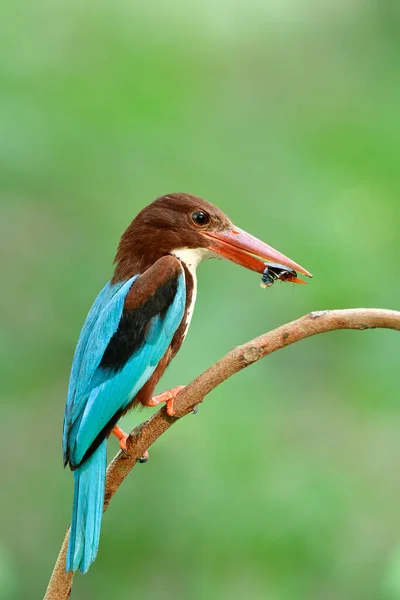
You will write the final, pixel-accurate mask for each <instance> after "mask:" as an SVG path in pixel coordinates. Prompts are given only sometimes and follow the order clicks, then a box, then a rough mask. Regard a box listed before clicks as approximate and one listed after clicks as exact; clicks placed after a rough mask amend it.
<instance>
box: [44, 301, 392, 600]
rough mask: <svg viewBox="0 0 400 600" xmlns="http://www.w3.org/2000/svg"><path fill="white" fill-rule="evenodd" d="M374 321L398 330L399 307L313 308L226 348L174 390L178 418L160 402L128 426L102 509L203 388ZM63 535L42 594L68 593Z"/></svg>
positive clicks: (54, 599) (56, 598) (51, 598)
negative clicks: (313, 340)
mask: <svg viewBox="0 0 400 600" xmlns="http://www.w3.org/2000/svg"><path fill="white" fill-rule="evenodd" d="M378 327H379V328H386V329H396V330H397V331H400V312H398V311H394V310H383V309H373V308H355V309H347V310H331V311H330V310H325V311H319V312H314V313H310V314H309V315H306V316H305V317H302V318H300V319H297V320H296V321H292V322H291V323H287V324H286V325H282V327H278V329H274V330H273V331H270V332H269V333H265V334H264V335H261V336H260V337H258V338H256V339H254V340H252V341H250V342H247V344H243V346H239V347H237V348H235V349H234V350H232V351H231V352H229V354H227V355H226V356H224V358H222V359H221V360H219V361H218V362H217V363H215V364H214V365H212V366H211V367H210V368H209V369H207V371H205V372H204V373H202V374H201V375H200V376H199V377H197V378H196V379H195V380H194V381H192V383H190V384H189V385H188V386H186V387H185V388H184V389H183V390H182V391H181V392H180V393H179V394H178V396H177V398H176V400H175V403H174V408H175V413H176V415H177V418H174V419H171V418H169V417H168V416H167V414H166V411H165V408H162V409H161V410H159V411H158V412H157V413H156V414H154V415H153V416H152V417H150V419H148V420H147V421H145V422H144V423H142V424H141V425H139V426H138V427H136V428H135V429H134V430H133V431H132V432H131V434H130V436H129V438H128V450H129V453H130V456H129V457H128V456H125V455H124V454H122V453H121V452H119V453H118V454H117V456H116V457H115V458H114V459H113V460H112V461H111V463H110V465H109V466H108V469H107V482H106V493H105V500H104V510H106V509H107V508H108V505H109V504H110V501H111V498H112V497H113V495H114V494H115V492H116V491H117V489H118V488H119V486H120V485H121V483H122V482H123V480H124V479H125V477H126V476H127V475H128V473H129V472H130V471H131V469H133V467H134V466H135V465H136V463H137V461H138V459H139V458H140V457H141V456H143V454H144V453H145V451H146V450H147V449H148V448H149V447H150V446H151V445H152V444H153V443H154V442H155V441H156V440H157V439H158V438H159V437H160V436H161V435H162V434H163V433H164V432H165V431H166V430H167V429H169V427H171V425H173V424H174V423H175V422H176V421H177V420H178V419H179V418H181V417H183V416H185V415H186V414H188V413H189V412H191V411H192V410H193V409H194V408H195V407H196V405H197V404H199V403H200V402H201V401H202V400H203V398H204V397H205V396H206V395H207V394H209V393H210V392H211V391H212V390H213V389H214V388H216V387H217V386H218V385H220V384H221V383H222V382H223V381H225V380H226V379H228V378H229V377H231V376H232V375H234V374H235V373H238V372H239V371H241V370H242V369H244V368H245V367H248V366H249V365H251V364H252V363H254V362H256V361H258V360H260V358H263V357H264V356H268V354H272V352H276V351H277V350H280V349H281V348H285V347H286V346H289V345H290V344H294V343H295V342H298V341H300V340H303V339H305V338H308V337H311V336H313V335H316V334H317V333H326V332H327V331H333V330H337V329H359V330H363V329H373V328H378ZM68 538H69V530H68V531H67V533H66V536H65V539H64V542H63V545H62V548H61V551H60V554H59V556H58V558H57V562H56V565H55V567H54V571H53V574H52V576H51V579H50V582H49V585H48V588H47V591H46V595H45V597H44V600H65V599H67V598H68V597H69V595H70V593H71V589H72V582H73V574H72V573H71V572H69V573H66V572H65V557H66V551H67V546H68Z"/></svg>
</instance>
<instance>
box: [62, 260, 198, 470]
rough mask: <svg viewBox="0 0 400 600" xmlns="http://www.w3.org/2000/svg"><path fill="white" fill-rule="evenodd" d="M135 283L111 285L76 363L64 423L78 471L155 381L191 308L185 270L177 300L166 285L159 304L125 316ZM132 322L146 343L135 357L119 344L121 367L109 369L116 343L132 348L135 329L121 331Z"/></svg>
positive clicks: (66, 449) (66, 441) (71, 459)
mask: <svg viewBox="0 0 400 600" xmlns="http://www.w3.org/2000/svg"><path fill="white" fill-rule="evenodd" d="M135 279H136V277H134V278H132V279H130V280H129V281H127V282H125V283H124V284H123V285H121V284H118V289H113V290H111V288H112V287H113V286H110V287H109V288H107V286H106V288H105V289H104V290H103V291H102V292H101V294H100V296H99V297H98V299H97V300H96V302H95V305H94V307H93V308H95V306H96V304H97V309H96V311H95V312H97V313H98V316H97V318H95V316H93V314H92V311H93V309H92V311H91V312H90V313H89V315H88V318H87V321H86V323H85V326H84V328H83V331H82V335H81V338H82V340H80V342H79V344H78V348H77V351H76V356H75V360H76V361H77V362H78V363H79V365H75V360H74V368H73V370H72V374H71V383H70V391H69V393H68V399H67V407H66V413H65V421H64V437H63V439H64V453H65V458H66V460H67V461H69V462H70V464H71V466H72V467H75V466H77V465H79V464H80V463H81V462H82V461H83V460H84V459H85V458H87V457H88V452H91V451H93V449H95V448H96V447H97V446H98V444H99V443H100V442H101V441H102V439H104V437H105V436H106V435H107V434H108V432H109V430H110V427H111V426H112V425H114V424H115V422H116V421H117V420H118V418H119V416H120V415H121V414H122V412H123V411H124V410H125V409H126V407H127V406H128V404H129V403H130V401H131V400H132V399H133V398H134V397H135V396H136V394H137V393H138V392H139V390H140V389H141V388H142V387H143V386H144V384H145V383H146V382H147V381H148V380H149V378H150V377H151V375H152V374H153V373H154V371H155V369H156V367H157V365H158V363H159V361H160V359H161V358H162V356H163V355H164V354H165V352H166V351H167V349H168V347H169V345H170V343H171V341H172V338H173V336H174V334H175V332H176V330H177V328H178V326H179V324H180V322H181V320H182V317H183V314H184V310H185V304H186V290H185V278H184V274H183V271H181V270H180V273H179V275H178V276H177V277H176V278H175V280H176V281H175V287H174V288H173V297H172V296H171V295H169V296H168V294H165V293H164V292H165V290H164V288H162V286H160V288H159V290H158V292H159V293H158V296H157V302H155V301H154V302H153V298H149V302H146V303H144V304H143V305H142V306H141V307H138V308H135V310H134V311H132V314H128V315H124V316H123V308H124V302H125V299H126V296H127V294H128V292H129V291H130V288H131V286H132V284H133V283H134V281H135ZM138 284H140V277H139V281H138V282H137V284H136V285H138ZM134 289H135V288H132V292H133V291H134ZM156 294H157V292H156ZM156 294H155V295H154V298H155V296H156ZM164 300H165V302H166V303H167V305H165V306H163V301H164ZM132 315H133V316H132ZM130 317H132V318H131V322H132V325H133V326H135V324H136V330H134V331H132V332H131V334H132V335H133V336H134V335H135V334H136V338H137V336H138V335H139V341H140V343H136V346H135V348H134V349H133V351H132V353H131V354H130V355H129V356H125V355H126V349H128V351H129V348H130V346H129V344H128V345H127V346H126V347H125V346H123V347H122V348H119V347H118V345H117V349H115V348H113V351H114V352H115V351H117V353H118V352H119V353H120V356H119V357H118V360H119V363H118V368H109V367H105V366H104V360H103V358H104V356H105V353H106V350H107V349H109V348H110V345H111V344H114V346H115V345H116V340H117V342H118V344H122V345H124V344H125V345H126V344H127V340H126V337H127V333H129V330H127V331H125V330H124V331H123V332H122V333H123V335H122V334H121V332H120V328H121V327H122V326H123V327H125V328H126V326H127V322H128V325H129V319H130ZM89 328H90V331H88V329H89ZM138 328H139V329H140V332H139V334H138V331H137V329H138ZM142 330H143V333H142ZM128 341H129V340H128ZM136 341H138V340H137V339H136ZM121 356H123V361H122V364H120V363H121ZM107 364H108V363H107Z"/></svg>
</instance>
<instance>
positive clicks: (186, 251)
mask: <svg viewBox="0 0 400 600" xmlns="http://www.w3.org/2000/svg"><path fill="white" fill-rule="evenodd" d="M171 254H173V255H174V256H176V258H177V259H178V260H180V261H181V262H182V263H183V264H184V265H185V266H186V267H187V269H188V271H189V273H190V274H191V276H192V277H193V291H192V299H191V302H190V305H189V306H188V311H187V315H186V324H185V333H184V337H186V334H187V332H188V329H189V325H190V321H191V320H192V316H193V310H194V305H195V303H196V297H197V276H196V268H197V267H198V265H199V263H200V262H201V261H202V260H203V259H204V258H211V257H212V255H213V253H212V252H210V251H209V250H207V249H205V248H178V250H174V251H173V252H171Z"/></svg>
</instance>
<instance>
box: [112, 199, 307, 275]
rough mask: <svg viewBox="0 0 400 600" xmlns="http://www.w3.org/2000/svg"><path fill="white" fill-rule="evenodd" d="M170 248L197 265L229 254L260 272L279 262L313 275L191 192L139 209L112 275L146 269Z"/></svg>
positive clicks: (133, 272) (123, 240)
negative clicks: (204, 259) (267, 266)
mask: <svg viewBox="0 0 400 600" xmlns="http://www.w3.org/2000/svg"><path fill="white" fill-rule="evenodd" d="M167 254H174V255H176V256H177V257H178V258H180V259H181V260H182V261H183V262H186V263H188V261H191V262H192V263H194V264H193V266H196V265H197V264H198V262H200V260H201V259H202V258H212V257H220V258H226V259H229V260H231V261H233V262H235V263H237V264H239V265H242V266H243V267H246V268H248V269H251V270H253V271H257V272H258V273H263V271H264V269H265V263H268V262H271V263H278V264H279V265H282V267H286V268H288V269H294V270H295V271H297V272H299V273H302V274H304V275H307V276H308V277H311V274H310V273H309V272H308V271H306V270H305V269H303V267H301V266H300V265H298V264H296V263H295V262H293V261H292V260H291V259H290V258H287V257H286V256H284V255H283V254H281V253H280V252H278V251H277V250H274V249H273V248H271V246H268V245H267V244H265V243H264V242H261V241H260V240H258V239H257V238H255V237H253V236H252V235H250V234H248V233H246V232H245V231H243V230H241V229H239V228H238V227H236V226H235V225H234V224H233V223H232V221H231V220H230V219H229V218H228V217H227V216H226V215H225V213H223V212H222V210H220V209H219V208H217V207H216V206H214V205H213V204H210V203H209V202H206V201H205V200H203V199H201V198H197V197H196V196H192V195H191V194H183V193H175V194H167V195H166V196H162V197H161V198H157V200H155V201H154V202H152V203H151V204H149V205H148V206H146V207H145V208H144V209H143V210H142V211H141V212H140V213H139V214H138V215H137V217H136V218H135V219H134V220H133V221H132V223H131V224H130V225H129V227H128V229H127V230H126V231H125V233H124V234H123V236H122V237H121V240H120V243H119V247H118V252H117V255H116V258H115V262H116V269H115V273H114V281H118V280H123V279H127V278H129V277H131V276H132V275H134V274H137V273H143V272H144V271H145V270H146V269H148V268H149V267H150V266H151V265H152V264H153V263H154V262H155V261H156V260H158V259H159V258H161V257H162V256H165V255H167Z"/></svg>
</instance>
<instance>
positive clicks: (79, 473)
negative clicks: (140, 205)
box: [63, 193, 311, 573]
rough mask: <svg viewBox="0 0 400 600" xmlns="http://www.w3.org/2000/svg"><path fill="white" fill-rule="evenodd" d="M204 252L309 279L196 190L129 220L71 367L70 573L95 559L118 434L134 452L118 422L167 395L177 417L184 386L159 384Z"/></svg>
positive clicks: (67, 448) (66, 445)
mask: <svg viewBox="0 0 400 600" xmlns="http://www.w3.org/2000/svg"><path fill="white" fill-rule="evenodd" d="M206 258H225V259H228V260H230V261H233V262H235V263H237V264H238V265H241V266H243V267H246V268H247V269H251V270H252V271H256V272H258V273H261V274H262V273H264V271H265V269H266V266H268V264H272V265H273V266H274V269H276V268H277V266H278V267H279V268H280V269H281V270H283V269H284V270H285V273H290V274H291V276H290V278H288V279H287V280H290V281H295V282H298V283H303V282H302V281H301V280H300V279H297V277H296V276H297V272H298V273H301V274H303V275H306V276H308V277H311V274H310V273H309V272H308V271H306V270H305V269H304V268H303V267H301V266H300V265H298V264H296V263H295V262H293V261H292V260H291V259H290V258H287V257H286V256H284V255H283V254H281V253H280V252H278V251H277V250H274V249H273V248H272V247H271V246H268V245H267V244H265V243H264V242H262V241H260V240H258V239H257V238H255V237H253V236H252V235H250V234H249V233H246V232H245V231H243V230H242V229H239V227H236V226H235V225H234V224H233V223H232V221H231V220H230V219H229V218H228V217H227V216H226V215H225V214H224V213H223V212H222V210H220V209H219V208H217V207H216V206H213V205H212V204H210V203H209V202H206V201H205V200H203V199H201V198H197V197H196V196H193V195H191V194H185V193H174V194H168V195H165V196H162V197H160V198H158V199H156V200H155V201H154V202H152V203H151V204H149V205H148V206H146V207H145V208H144V209H143V210H142V211H141V212H140V213H139V214H138V215H137V217H136V218H135V219H134V220H133V221H132V222H131V224H130V225H129V227H128V229H127V230H126V231H125V233H124V234H123V235H122V237H121V240H120V242H119V246H118V250H117V254H116V257H115V261H114V264H115V270H114V274H113V277H112V279H111V280H110V281H109V282H108V283H107V284H106V286H105V287H104V288H103V289H102V291H101V292H100V294H99V295H98V296H97V298H96V300H95V301H94V304H93V306H92V308H91V309H90V311H89V314H88V316H87V317H86V320H85V322H84V325H83V328H82V331H81V333H80V337H79V340H78V343H77V347H76V350H75V355H74V360H73V364H72V369H71V375H70V382H69V388H68V394H67V402H66V408H65V417H64V429H63V452H64V465H65V466H66V465H69V466H70V468H71V470H72V471H73V473H74V498H73V508H72V521H71V528H70V537H69V544H68V552H67V559H66V570H67V571H76V570H77V569H78V568H79V569H80V570H81V572H82V573H86V572H87V571H88V569H89V567H90V565H91V563H92V562H93V561H94V559H95V558H96V555H97V551H98V546H99V538H100V527H101V519H102V514H103V504H104V492H105V476H106V444H107V439H108V437H109V435H110V434H111V433H113V434H115V435H116V437H117V438H118V439H119V442H120V447H121V449H122V450H123V451H125V452H126V440H127V437H128V436H127V434H125V433H124V432H123V431H122V429H120V427H118V420H119V419H120V418H121V417H122V415H124V414H125V413H126V412H127V411H128V410H130V409H131V408H135V407H137V406H139V405H143V406H157V405H159V404H161V403H163V402H165V403H166V411H167V413H168V415H169V416H170V417H173V415H174V407H173V403H174V398H175V397H176V395H177V394H178V392H179V391H180V390H181V389H182V387H183V386H178V387H176V388H173V389H171V390H169V391H167V392H164V393H162V394H159V395H156V396H155V395H154V390H155V387H156V385H157V383H158V382H159V380H160V378H161V376H162V374H163V373H164V371H165V369H166V368H167V366H168V364H169V363H170V362H171V360H172V359H173V358H174V356H175V355H176V353H177V352H178V350H179V349H180V347H181V346H182V343H183V341H184V339H185V337H186V334H187V332H188V328H189V325H190V321H191V319H192V315H193V309H194V305H195V301H196V294H197V279H196V268H197V266H198V264H199V263H200V262H201V261H202V260H203V259H206Z"/></svg>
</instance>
